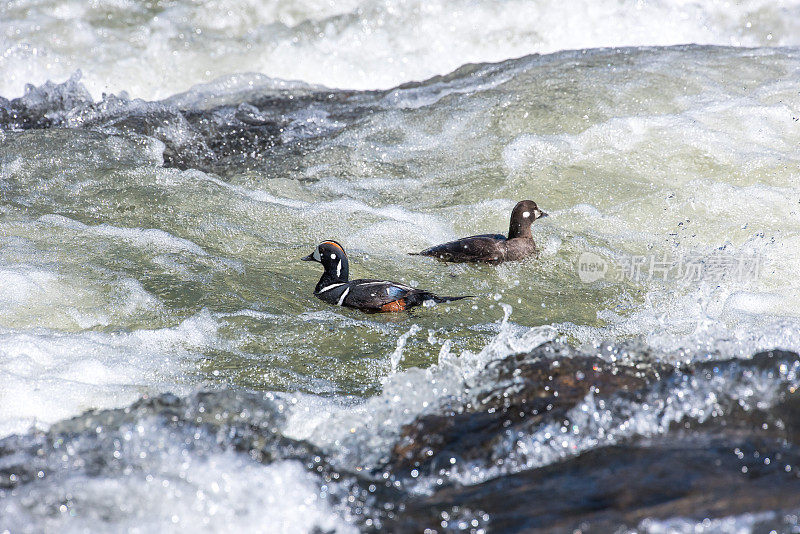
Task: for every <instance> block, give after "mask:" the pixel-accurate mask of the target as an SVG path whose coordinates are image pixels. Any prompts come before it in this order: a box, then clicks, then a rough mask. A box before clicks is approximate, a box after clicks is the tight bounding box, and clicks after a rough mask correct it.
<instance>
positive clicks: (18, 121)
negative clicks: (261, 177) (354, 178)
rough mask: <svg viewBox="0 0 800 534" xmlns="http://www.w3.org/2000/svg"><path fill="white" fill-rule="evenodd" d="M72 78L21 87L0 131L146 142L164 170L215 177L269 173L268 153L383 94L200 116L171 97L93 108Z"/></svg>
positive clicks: (345, 94) (0, 117)
mask: <svg viewBox="0 0 800 534" xmlns="http://www.w3.org/2000/svg"><path fill="white" fill-rule="evenodd" d="M80 77H81V76H80V72H77V73H76V74H75V75H73V76H72V77H71V78H70V79H69V80H67V81H65V82H64V83H61V84H56V83H53V82H47V83H45V84H43V85H41V86H39V87H34V86H29V87H28V88H27V89H26V93H25V95H24V96H22V97H20V98H16V99H13V100H7V99H4V98H2V97H0V130H29V129H43V128H88V129H93V130H101V131H105V132H114V133H120V134H123V135H129V136H147V137H152V138H155V139H158V140H159V141H161V142H163V143H164V146H165V148H164V154H163V162H164V166H165V167H175V168H178V169H182V170H185V169H190V168H192V169H198V170H202V171H206V172H214V173H216V174H219V175H222V176H226V175H228V174H230V173H241V172H242V171H246V170H251V169H260V170H261V171H266V172H269V171H270V169H271V168H272V167H274V166H278V165H280V162H281V161H282V159H283V158H281V157H280V155H279V154H273V151H275V150H278V149H279V148H285V149H287V150H293V149H296V148H297V147H296V145H297V144H298V143H303V142H307V141H312V140H313V139H315V138H317V137H319V136H321V135H324V134H327V133H330V132H333V131H336V130H339V129H341V128H343V127H344V126H345V125H346V124H347V123H350V122H352V121H354V120H356V119H357V118H359V117H361V116H364V115H365V114H367V113H368V112H369V111H370V110H374V108H375V107H376V106H377V105H378V104H377V102H378V97H379V96H380V95H382V94H383V92H370V91H362V92H355V91H342V90H328V89H325V88H322V87H312V86H309V87H308V88H305V89H298V88H292V89H286V90H277V91H276V90H269V91H266V92H265V94H258V93H257V92H255V93H248V94H247V95H244V96H234V97H231V98H230V99H229V100H230V101H229V102H220V103H218V104H217V105H215V106H213V107H211V108H208V109H205V108H203V109H200V108H199V107H194V106H192V105H190V104H187V103H186V102H185V101H182V100H181V99H180V98H178V97H175V98H173V99H171V100H170V99H168V100H165V101H162V102H146V101H143V100H139V99H130V98H129V97H128V96H127V94H124V93H123V94H121V95H105V94H104V95H103V98H102V99H101V100H99V101H94V100H93V99H92V97H91V95H90V94H89V92H88V91H87V90H86V88H85V87H84V86H83V84H82V83H80ZM178 96H180V95H178ZM243 98H244V99H245V100H242V99H243ZM221 100H225V99H221Z"/></svg>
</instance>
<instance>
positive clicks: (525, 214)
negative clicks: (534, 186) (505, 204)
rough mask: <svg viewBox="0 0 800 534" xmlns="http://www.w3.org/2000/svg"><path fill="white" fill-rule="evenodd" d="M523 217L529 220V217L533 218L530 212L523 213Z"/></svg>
mask: <svg viewBox="0 0 800 534" xmlns="http://www.w3.org/2000/svg"><path fill="white" fill-rule="evenodd" d="M522 216H523V217H525V218H526V219H527V218H528V217H530V216H531V212H529V211H526V212H525V213H523V214H522Z"/></svg>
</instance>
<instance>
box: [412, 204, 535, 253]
mask: <svg viewBox="0 0 800 534" xmlns="http://www.w3.org/2000/svg"><path fill="white" fill-rule="evenodd" d="M542 217H547V214H546V213H544V212H543V211H542V210H540V209H539V207H538V206H537V205H536V202H534V201H533V200H523V201H521V202H518V203H517V205H516V206H514V209H513V210H512V211H511V222H510V224H509V228H508V237H506V236H504V235H501V234H484V235H474V236H470V237H464V238H462V239H456V240H455V241H450V242H448V243H444V244H441V245H436V246H435V247H431V248H428V249H425V250H423V251H422V252H420V253H418V255H420V256H430V257H432V258H436V259H437V260H440V261H449V262H476V263H491V264H493V265H497V264H500V263H503V262H505V261H517V260H521V259H524V258H527V257H528V256H530V255H532V254H535V253H536V244H535V243H534V242H533V235H532V234H531V223H533V221H534V220H536V219H540V218H542Z"/></svg>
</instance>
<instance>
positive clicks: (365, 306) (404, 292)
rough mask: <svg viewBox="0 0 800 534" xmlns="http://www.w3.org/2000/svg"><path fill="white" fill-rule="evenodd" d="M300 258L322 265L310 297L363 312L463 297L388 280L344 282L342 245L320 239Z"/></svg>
mask: <svg viewBox="0 0 800 534" xmlns="http://www.w3.org/2000/svg"><path fill="white" fill-rule="evenodd" d="M302 259H303V261H318V262H320V263H321V264H322V266H323V267H324V268H325V272H324V273H323V274H322V278H320V279H319V283H318V284H317V287H316V288H315V289H314V296H315V297H317V298H318V299H320V300H324V301H325V302H327V303H328V304H335V305H337V306H347V307H349V308H357V309H359V310H361V311H365V312H398V311H403V310H407V309H409V308H411V307H414V306H419V305H420V304H422V303H423V302H425V301H426V300H432V301H434V302H450V301H453V300H460V299H463V298H467V297H466V296H464V297H440V296H438V295H434V294H433V293H430V292H428V291H423V290H420V289H414V288H413V287H409V286H406V285H403V284H398V283H396V282H389V281H388V280H364V279H361V280H352V281H348V280H347V279H348V277H349V275H350V266H349V263H348V261H347V254H345V252H344V249H343V248H342V245H340V244H339V243H337V242H336V241H323V242H322V243H320V244H319V245H317V248H316V249H314V252H312V253H311V254H309V255H308V256H306V257H305V258H302Z"/></svg>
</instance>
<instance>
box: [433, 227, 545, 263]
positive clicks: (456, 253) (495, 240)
mask: <svg viewBox="0 0 800 534" xmlns="http://www.w3.org/2000/svg"><path fill="white" fill-rule="evenodd" d="M535 253H536V244H535V243H534V242H533V238H525V237H515V238H512V239H508V238H507V237H506V236H504V235H501V234H483V235H473V236H470V237H464V238H462V239H456V240H455V241H450V242H448V243H443V244H441V245H436V246H435V247H431V248H427V249H425V250H423V251H422V252H420V253H419V255H420V256H430V257H432V258H436V259H437V260H440V261H447V262H454V263H463V262H476V263H490V264H493V265H498V264H500V263H503V262H505V261H517V260H521V259H524V258H527V257H528V256H531V255H533V254H535Z"/></svg>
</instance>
